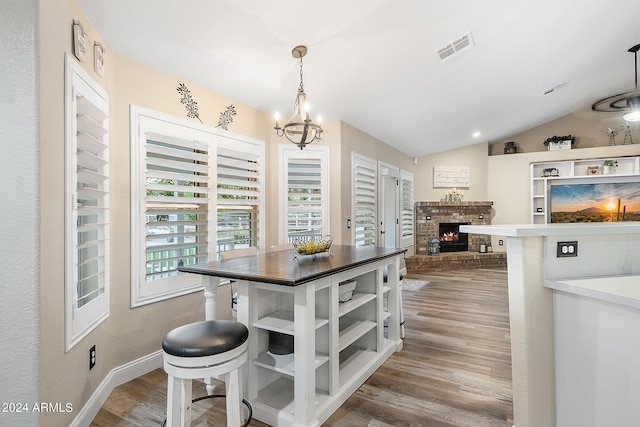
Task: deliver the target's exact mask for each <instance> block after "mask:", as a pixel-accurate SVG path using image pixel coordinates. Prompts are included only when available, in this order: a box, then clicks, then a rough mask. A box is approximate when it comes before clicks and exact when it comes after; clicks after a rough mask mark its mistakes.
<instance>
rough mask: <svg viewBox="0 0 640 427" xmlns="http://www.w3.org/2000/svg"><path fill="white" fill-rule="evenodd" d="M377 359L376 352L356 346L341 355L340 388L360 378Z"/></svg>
mask: <svg viewBox="0 0 640 427" xmlns="http://www.w3.org/2000/svg"><path fill="white" fill-rule="evenodd" d="M375 357H376V352H375V351H373V350H370V349H366V348H360V347H356V346H351V347H349V348H347V349H346V350H345V351H343V352H342V353H340V374H339V376H340V387H344V386H345V385H346V383H347V382H348V381H349V379H351V378H357V377H358V376H360V375H361V371H363V370H364V369H366V366H367V365H369V364H370V363H371V361H372V360H374V359H375Z"/></svg>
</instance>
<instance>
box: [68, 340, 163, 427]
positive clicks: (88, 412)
mask: <svg viewBox="0 0 640 427" xmlns="http://www.w3.org/2000/svg"><path fill="white" fill-rule="evenodd" d="M161 367H162V350H158V351H156V352H153V353H151V354H148V355H146V356H143V357H141V358H139V359H136V360H133V361H131V362H129V363H127V364H124V365H122V366H118V367H116V368H113V369H112V370H111V371H110V372H109V374H107V376H106V377H105V379H104V380H103V381H102V382H101V383H100V385H99V386H98V388H97V389H96V391H94V392H93V394H92V395H91V397H90V398H89V400H88V401H87V403H86V404H85V405H84V406H83V407H82V409H81V410H80V412H79V413H78V415H77V416H76V417H75V419H74V420H73V422H71V424H70V427H86V426H89V425H90V424H91V422H92V421H93V419H94V418H95V417H96V415H97V414H98V412H99V411H100V408H102V405H104V402H106V400H107V398H108V397H109V395H110V394H111V392H112V391H113V389H114V388H116V387H118V386H119V385H121V384H124V383H126V382H128V381H131V380H133V379H135V378H138V377H139V376H141V375H144V374H146V373H148V372H151V371H153V370H154V369H158V368H161Z"/></svg>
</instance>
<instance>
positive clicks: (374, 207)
mask: <svg viewBox="0 0 640 427" xmlns="http://www.w3.org/2000/svg"><path fill="white" fill-rule="evenodd" d="M367 173H368V175H369V176H372V179H371V181H370V182H367V180H366V176H365V177H363V178H365V179H360V178H359V175H362V174H364V175H367ZM367 187H370V188H367ZM360 189H362V190H360ZM364 193H368V194H364ZM351 195H352V202H351V218H352V221H351V241H352V244H353V245H354V246H376V245H377V243H378V162H377V161H376V160H374V159H371V158H369V157H367V156H364V155H362V154H359V153H356V152H351ZM363 198H364V199H367V198H370V199H371V202H370V205H371V206H370V207H366V206H365V207H360V204H359V201H361V200H362V199H363ZM364 204H365V205H366V204H367V203H364ZM360 210H366V211H371V216H370V217H371V218H372V224H371V227H372V230H371V233H370V234H371V236H370V239H371V242H370V243H368V244H359V242H360V239H358V223H359V219H360V218H361V216H360V215H359V214H358V212H359V211H360ZM365 240H366V238H365Z"/></svg>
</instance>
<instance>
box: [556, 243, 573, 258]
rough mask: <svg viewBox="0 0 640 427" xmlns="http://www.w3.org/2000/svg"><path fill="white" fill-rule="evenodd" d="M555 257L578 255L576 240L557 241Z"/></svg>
mask: <svg viewBox="0 0 640 427" xmlns="http://www.w3.org/2000/svg"><path fill="white" fill-rule="evenodd" d="M556 255H557V257H558V258H561V257H574V256H578V242H577V241H573V242H558V251H557V254H556Z"/></svg>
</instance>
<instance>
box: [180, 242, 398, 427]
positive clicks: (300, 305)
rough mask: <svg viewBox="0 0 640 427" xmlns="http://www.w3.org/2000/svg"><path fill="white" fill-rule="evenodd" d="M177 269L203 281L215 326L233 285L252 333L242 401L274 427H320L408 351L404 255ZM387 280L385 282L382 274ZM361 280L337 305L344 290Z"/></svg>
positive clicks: (281, 255) (356, 251) (342, 255)
mask: <svg viewBox="0 0 640 427" xmlns="http://www.w3.org/2000/svg"><path fill="white" fill-rule="evenodd" d="M331 249H332V253H331V254H329V253H322V254H318V255H316V256H299V257H297V258H294V256H293V252H292V251H281V252H271V253H263V254H259V255H256V256H247V257H240V258H233V259H229V260H224V261H212V262H209V263H203V264H198V265H195V266H185V267H181V268H180V270H181V271H183V272H189V273H196V274H202V275H205V276H206V277H207V278H208V280H207V282H206V284H205V292H204V295H205V298H206V303H205V306H206V317H207V318H215V314H214V311H213V307H214V306H215V293H216V288H217V286H218V283H219V281H220V279H221V278H227V279H232V280H234V281H236V285H237V292H238V321H239V322H241V323H243V324H244V325H246V326H247V327H248V328H249V346H248V352H249V363H248V366H246V368H245V370H244V372H243V380H244V395H245V398H246V399H247V400H248V401H249V402H250V403H251V405H252V407H253V416H254V417H255V418H256V419H258V420H260V421H262V422H264V423H267V424H269V425H273V426H300V427H302V426H318V425H320V424H322V423H323V422H324V421H325V420H326V419H327V418H329V416H331V414H332V413H333V412H335V411H336V410H337V409H338V408H339V407H340V405H341V404H342V403H344V401H346V400H347V399H348V398H349V396H351V394H353V393H354V392H355V391H356V390H357V389H358V387H360V386H361V385H362V384H363V383H364V382H365V381H366V379H367V378H368V377H369V376H370V375H371V374H372V373H373V372H374V371H375V370H376V369H378V367H380V365H382V363H383V362H384V361H385V360H386V359H387V358H388V357H389V356H391V354H393V353H394V352H396V351H399V350H401V349H402V339H401V338H400V316H399V312H400V298H399V292H400V290H399V268H400V257H401V256H404V252H405V250H404V249H395V248H377V247H354V246H341V245H337V246H336V245H334V246H333V247H332V248H331ZM385 275H386V276H387V277H388V281H385V280H384V276H385ZM347 281H355V282H356V283H355V291H354V293H353V297H352V298H351V300H349V301H346V302H343V303H339V294H340V290H339V285H340V284H341V283H343V282H347ZM274 332H275V333H280V334H285V335H287V336H293V339H294V343H293V348H294V351H293V353H291V354H284V355H282V354H281V355H278V354H273V352H271V351H269V335H270V333H274Z"/></svg>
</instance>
